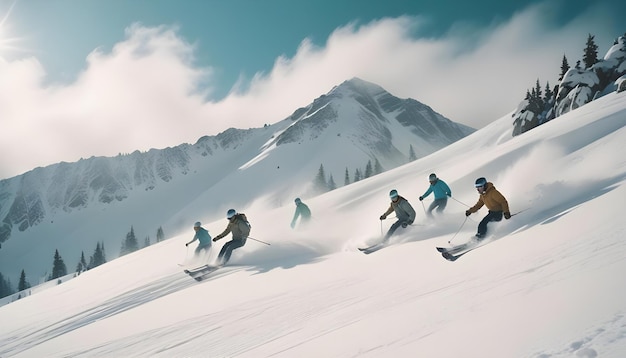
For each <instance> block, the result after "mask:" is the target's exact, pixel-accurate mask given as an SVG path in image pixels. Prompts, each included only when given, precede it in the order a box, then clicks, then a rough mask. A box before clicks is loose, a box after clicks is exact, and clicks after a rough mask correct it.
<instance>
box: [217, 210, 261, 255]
mask: <svg viewBox="0 0 626 358" xmlns="http://www.w3.org/2000/svg"><path fill="white" fill-rule="evenodd" d="M226 218H227V219H228V225H227V226H226V229H225V230H224V232H222V233H221V234H219V235H217V236H216V237H215V238H214V239H213V242H215V241H217V240H220V239H222V238H223V237H224V236H226V235H228V233H232V234H233V239H232V240H230V241H229V242H227V243H226V244H224V246H223V247H222V249H221V250H220V253H219V254H218V255H217V265H218V266H224V265H226V263H227V262H228V260H230V255H231V254H232V253H233V250H235V249H238V248H240V247H242V246H243V245H245V244H246V239H247V238H248V235H250V228H251V227H252V226H250V223H249V222H248V218H246V214H244V213H237V211H235V209H229V210H228V211H227V212H226Z"/></svg>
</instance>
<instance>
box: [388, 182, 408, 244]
mask: <svg viewBox="0 0 626 358" xmlns="http://www.w3.org/2000/svg"><path fill="white" fill-rule="evenodd" d="M389 198H390V199H391V204H390V205H389V209H387V211H385V213H384V214H382V215H381V216H380V220H385V219H386V218H387V215H389V214H391V212H395V213H396V218H397V219H398V220H397V221H396V222H395V223H393V224H392V225H391V227H390V228H389V230H388V231H387V234H386V235H385V238H384V239H383V242H387V241H389V237H391V235H393V233H394V232H395V231H396V229H398V227H400V226H402V228H406V227H407V226H409V225H411V224H413V221H415V210H414V209H413V206H411V204H410V203H409V202H408V200H406V199H405V198H403V197H401V196H400V195H398V191H397V190H395V189H394V190H392V191H390V192H389Z"/></svg>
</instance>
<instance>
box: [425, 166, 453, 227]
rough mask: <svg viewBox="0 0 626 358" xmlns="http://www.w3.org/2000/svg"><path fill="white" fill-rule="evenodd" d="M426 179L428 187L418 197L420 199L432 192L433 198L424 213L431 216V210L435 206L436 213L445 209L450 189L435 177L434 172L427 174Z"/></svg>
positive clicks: (450, 194)
mask: <svg viewBox="0 0 626 358" xmlns="http://www.w3.org/2000/svg"><path fill="white" fill-rule="evenodd" d="M428 181H429V182H430V186H429V187H428V190H426V192H425V193H424V194H422V196H420V197H419V199H420V201H422V200H424V198H425V197H427V196H428V195H430V193H434V196H435V200H434V201H433V202H432V203H431V204H430V206H429V207H428V211H427V213H426V214H427V215H428V217H432V216H433V210H434V209H435V208H437V212H438V213H442V212H443V209H445V208H446V205H447V204H448V197H449V196H452V191H451V190H450V187H449V186H448V184H446V183H445V182H444V181H443V180H441V179H439V178H437V175H436V174H435V173H432V174H431V175H429V176H428Z"/></svg>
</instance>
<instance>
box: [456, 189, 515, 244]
mask: <svg viewBox="0 0 626 358" xmlns="http://www.w3.org/2000/svg"><path fill="white" fill-rule="evenodd" d="M474 186H475V187H476V190H478V194H479V197H478V201H477V202H476V205H474V206H472V207H471V208H469V209H468V210H467V211H466V212H465V216H470V215H471V214H472V213H475V212H477V211H478V210H479V209H480V208H482V207H483V205H485V206H486V207H487V209H489V212H488V213H487V215H486V216H485V217H484V218H483V219H482V220H481V221H480V223H479V224H478V232H477V233H476V238H478V239H483V238H484V237H485V235H486V234H487V224H488V223H489V222H490V221H500V220H502V216H503V215H504V218H505V219H507V220H508V219H510V218H511V212H510V211H509V203H508V202H507V201H506V199H505V198H504V195H502V194H500V192H499V191H497V190H496V187H495V186H494V185H493V184H492V183H491V182H487V179H485V178H478V179H476V182H475V184H474Z"/></svg>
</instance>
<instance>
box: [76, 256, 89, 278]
mask: <svg viewBox="0 0 626 358" xmlns="http://www.w3.org/2000/svg"><path fill="white" fill-rule="evenodd" d="M85 270H87V261H86V260H85V251H81V252H80V260H78V264H77V265H76V272H79V273H80V272H83V271H85Z"/></svg>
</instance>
